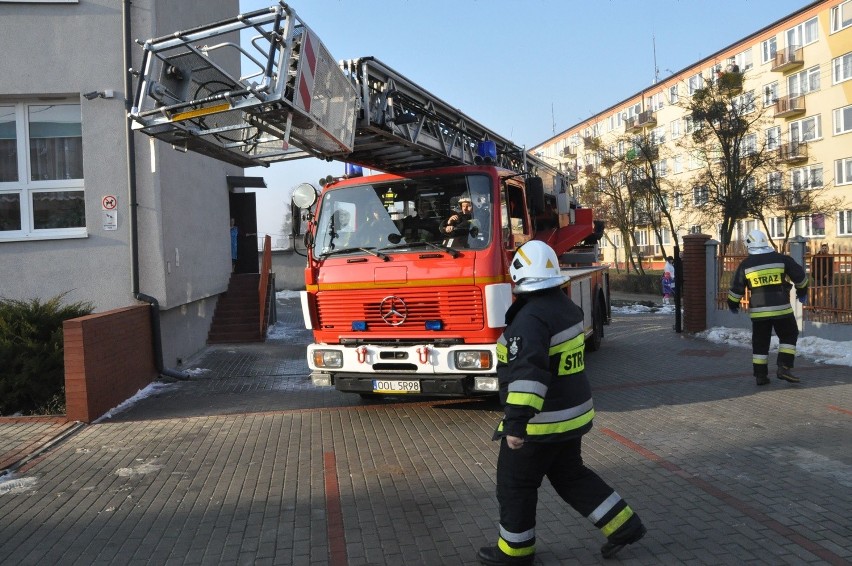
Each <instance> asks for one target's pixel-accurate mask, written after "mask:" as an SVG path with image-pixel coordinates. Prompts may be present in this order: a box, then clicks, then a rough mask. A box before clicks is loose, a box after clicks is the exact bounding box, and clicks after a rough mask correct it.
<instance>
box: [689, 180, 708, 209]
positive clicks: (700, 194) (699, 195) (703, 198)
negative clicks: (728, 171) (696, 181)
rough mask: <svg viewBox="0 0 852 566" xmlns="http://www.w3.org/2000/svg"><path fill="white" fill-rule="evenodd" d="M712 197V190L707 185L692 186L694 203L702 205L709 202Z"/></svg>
mask: <svg viewBox="0 0 852 566" xmlns="http://www.w3.org/2000/svg"><path fill="white" fill-rule="evenodd" d="M709 198H710V191H709V190H708V189H707V187H706V186H705V185H696V186H694V187H692V204H694V205H695V206H701V205H704V204H707V201H708V200H709Z"/></svg>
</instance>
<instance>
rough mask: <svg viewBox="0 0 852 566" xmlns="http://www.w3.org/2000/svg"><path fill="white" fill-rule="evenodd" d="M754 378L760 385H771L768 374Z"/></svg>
mask: <svg viewBox="0 0 852 566" xmlns="http://www.w3.org/2000/svg"><path fill="white" fill-rule="evenodd" d="M754 378H755V380H756V381H757V384H758V385H769V376H768V375H766V374H763V375H755V376H754Z"/></svg>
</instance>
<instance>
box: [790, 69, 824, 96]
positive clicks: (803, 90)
mask: <svg viewBox="0 0 852 566" xmlns="http://www.w3.org/2000/svg"><path fill="white" fill-rule="evenodd" d="M820 86H821V85H820V76H819V65H814V66H813V67H808V68H807V69H803V70H801V71H799V72H798V73H793V74H791V75H789V76H787V94H788V95H789V96H790V98H796V97H799V96H804V95H806V94H808V93H809V92H817V91H819V89H820Z"/></svg>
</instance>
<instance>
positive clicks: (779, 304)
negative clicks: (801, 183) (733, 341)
mask: <svg viewBox="0 0 852 566" xmlns="http://www.w3.org/2000/svg"><path fill="white" fill-rule="evenodd" d="M746 248H747V249H748V253H749V255H748V257H747V258H745V259H744V260H743V261H742V263H740V265H739V267H737V270H736V272H734V278H733V280H732V281H731V289H730V291H729V292H728V307H729V308H730V309H731V312H733V313H737V312H738V311H739V309H740V301H741V300H742V298H743V295H744V294H745V290H746V288H748V289H750V290H751V299H750V302H749V308H748V310H749V316H751V348H752V359H751V361H752V367H753V368H754V377H755V379H756V380H757V384H758V385H766V384H768V383H769V365H768V361H769V342H770V339H771V338H772V329H773V328H774V329H775V334H776V335H777V336H778V342H779V344H778V364H777V365H778V370H777V373H776V374H775V375H776V376H777V377H778V379H783V380H784V381H789V382H790V383H799V378H798V377H796V376H795V375H793V371H792V368H793V362H794V361H795V359H796V340H797V339H798V337H799V327H798V325H797V324H796V317H795V316H794V315H793V307H792V305H790V283H788V282H787V280H788V279H789V281H790V282H791V283H792V284H793V285H794V286H795V287H796V298H797V299H798V300H799V302H801V303H802V304H803V305H804V304H807V302H808V276H807V274H806V273H805V270H804V269H803V268H802V266H801V265H799V264H798V263H796V262H795V260H794V259H793V258H791V257H790V256H787V255H784V254H780V253H778V252H776V251H775V250H774V249H773V248H772V246H770V245H769V242H768V241H767V239H766V236H765V235H764V234H763V232H761V231H760V230H752V231H751V232H749V234H748V236H746Z"/></svg>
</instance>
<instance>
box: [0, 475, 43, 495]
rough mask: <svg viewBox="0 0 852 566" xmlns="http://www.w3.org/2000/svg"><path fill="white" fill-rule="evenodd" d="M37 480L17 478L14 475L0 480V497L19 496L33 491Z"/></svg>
mask: <svg viewBox="0 0 852 566" xmlns="http://www.w3.org/2000/svg"><path fill="white" fill-rule="evenodd" d="M36 484H38V480H37V479H36V478H32V477H28V478H18V477H15V475H14V474H11V475H9V476H7V477H6V478H4V479H2V480H0V495H6V494H11V495H19V494H21V493H26V492H28V491H31V490H33V489H35V486H36Z"/></svg>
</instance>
